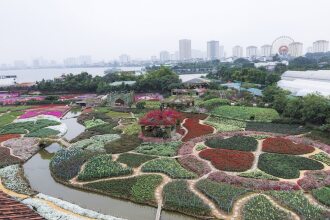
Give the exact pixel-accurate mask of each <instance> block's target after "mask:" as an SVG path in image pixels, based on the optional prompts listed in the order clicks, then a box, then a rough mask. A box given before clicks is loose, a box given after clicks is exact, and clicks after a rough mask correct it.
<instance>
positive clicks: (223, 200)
mask: <svg viewBox="0 0 330 220" xmlns="http://www.w3.org/2000/svg"><path fill="white" fill-rule="evenodd" d="M196 188H197V189H198V190H199V191H201V192H202V193H203V194H205V195H206V196H207V197H208V198H210V199H211V200H212V201H214V202H215V204H216V205H217V206H218V207H219V208H220V209H221V210H223V211H225V212H227V213H229V212H231V210H232V208H233V203H234V202H235V201H236V200H237V199H238V198H239V197H241V196H243V195H244V194H246V193H247V192H249V191H250V190H247V189H244V188H241V187H235V186H231V185H229V184H225V183H217V182H214V181H211V180H208V179H204V180H200V181H198V182H197V184H196Z"/></svg>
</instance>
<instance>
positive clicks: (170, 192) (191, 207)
mask: <svg viewBox="0 0 330 220" xmlns="http://www.w3.org/2000/svg"><path fill="white" fill-rule="evenodd" d="M163 200H164V207H165V208H166V209H169V210H173V211H179V212H183V213H186V214H188V215H197V216H209V215H210V211H211V210H210V207H209V206H207V205H206V204H205V203H204V202H203V200H202V199H201V198H199V197H198V196H197V195H196V194H194V193H193V192H191V191H190V190H189V188H188V184H187V182H186V181H183V180H178V181H173V182H170V183H168V184H167V185H165V187H164V190H163Z"/></svg>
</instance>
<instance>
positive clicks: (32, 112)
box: [19, 105, 70, 119]
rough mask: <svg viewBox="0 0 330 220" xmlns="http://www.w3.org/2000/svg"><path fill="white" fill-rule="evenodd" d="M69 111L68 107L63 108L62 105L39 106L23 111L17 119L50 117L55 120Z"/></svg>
mask: <svg viewBox="0 0 330 220" xmlns="http://www.w3.org/2000/svg"><path fill="white" fill-rule="evenodd" d="M69 109H70V107H69V106H63V105H46V106H39V107H38V108H34V109H29V110H27V111H25V113H24V114H23V115H21V116H20V117H19V118H20V119H25V118H32V117H36V116H38V115H52V116H55V117H57V118H61V117H62V116H63V115H64V114H65V113H66V112H67V111H68V110H69Z"/></svg>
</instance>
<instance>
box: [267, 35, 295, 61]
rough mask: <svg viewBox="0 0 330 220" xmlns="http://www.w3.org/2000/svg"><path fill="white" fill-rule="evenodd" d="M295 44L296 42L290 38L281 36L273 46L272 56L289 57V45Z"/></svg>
mask: <svg viewBox="0 0 330 220" xmlns="http://www.w3.org/2000/svg"><path fill="white" fill-rule="evenodd" d="M293 42H294V40H293V39H292V38H291V37H288V36H281V37H278V38H276V39H275V40H274V41H273V44H272V54H274V55H275V54H279V55H280V56H287V55H288V53H289V45H290V44H291V43H293Z"/></svg>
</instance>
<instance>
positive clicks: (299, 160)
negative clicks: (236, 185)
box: [258, 153, 324, 179]
mask: <svg viewBox="0 0 330 220" xmlns="http://www.w3.org/2000/svg"><path fill="white" fill-rule="evenodd" d="M258 168H259V169H260V170H262V171H264V172H266V173H268V174H270V175H273V176H276V177H280V178H285V179H295V178H299V176H300V172H299V171H300V170H321V169H323V168H324V166H323V164H321V163H320V162H317V161H315V160H311V159H308V158H305V157H299V156H292V155H284V154H272V153H263V154H261V155H260V156H259V162H258Z"/></svg>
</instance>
